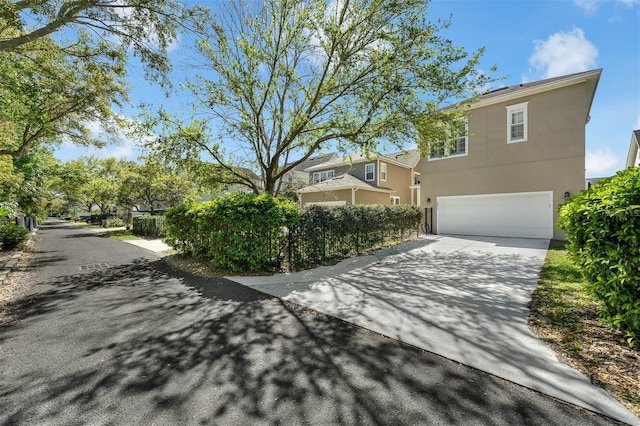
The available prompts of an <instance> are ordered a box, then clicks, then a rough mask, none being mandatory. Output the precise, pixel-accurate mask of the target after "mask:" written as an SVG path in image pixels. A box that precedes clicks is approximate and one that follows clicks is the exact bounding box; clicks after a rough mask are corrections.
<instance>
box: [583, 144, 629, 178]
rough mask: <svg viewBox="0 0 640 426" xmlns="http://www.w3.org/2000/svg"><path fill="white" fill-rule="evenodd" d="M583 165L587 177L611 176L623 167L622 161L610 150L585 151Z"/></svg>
mask: <svg viewBox="0 0 640 426" xmlns="http://www.w3.org/2000/svg"><path fill="white" fill-rule="evenodd" d="M585 163H586V167H587V170H586V172H585V175H586V176H587V177H602V176H611V175H613V174H614V173H615V172H616V171H618V170H621V169H622V167H623V164H622V163H623V161H622V160H621V159H620V158H618V156H617V155H616V154H615V153H614V152H613V151H612V150H611V149H610V148H600V149H598V150H595V151H587V153H586V156H585Z"/></svg>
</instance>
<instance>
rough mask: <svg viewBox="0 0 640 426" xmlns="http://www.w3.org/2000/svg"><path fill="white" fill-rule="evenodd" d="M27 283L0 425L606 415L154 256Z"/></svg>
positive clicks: (562, 420) (9, 343)
mask: <svg viewBox="0 0 640 426" xmlns="http://www.w3.org/2000/svg"><path fill="white" fill-rule="evenodd" d="M40 285H41V287H39V289H38V292H37V293H36V294H35V295H34V296H33V297H32V298H31V299H30V300H29V301H27V302H24V303H23V304H22V305H21V306H20V309H19V310H20V321H18V322H17V323H16V324H15V325H13V326H10V327H5V328H3V329H0V344H2V348H3V349H4V350H5V351H7V353H10V354H11V356H3V357H2V358H0V406H2V407H3V410H2V411H1V412H0V424H26V423H50V424H91V423H104V422H105V421H106V423H109V424H153V423H158V424H200V425H204V424H249V423H251V424H280V423H285V424H367V425H369V424H567V423H571V422H574V421H575V420H576V419H578V421H579V422H580V423H582V424H589V423H591V424H608V422H607V421H606V420H604V419H602V418H601V417H597V416H593V415H590V414H586V413H584V412H581V411H577V410H575V409H574V408H572V407H570V406H567V405H564V404H562V403H559V402H557V401H553V400H550V399H548V398H546V397H543V396H540V395H538V394H536V393H534V392H531V391H529V390H526V389H522V388H519V387H517V386H513V385H510V384H506V383H505V382H504V381H502V380H500V379H497V378H495V377H492V376H489V375H486V374H484V373H481V372H478V371H476V370H473V369H469V368H467V367H464V366H461V365H459V364H457V363H454V362H450V361H447V360H445V359H443V358H440V357H437V356H434V355H432V354H429V353H426V352H423V351H421V350H418V349H416V348H413V347H410V346H407V345H404V344H401V343H399V342H397V341H395V340H393V339H389V338H386V337H383V336H380V335H378V334H375V333H372V332H369V331H367V330H364V329H362V328H359V327H356V326H352V325H350V324H348V323H345V322H342V321H340V320H337V319H335V318H332V317H329V316H325V315H322V314H319V313H317V312H315V311H311V310H308V309H306V308H302V307H300V306H298V305H295V304H291V303H285V302H282V301H280V300H279V299H275V298H271V297H268V296H265V295H263V294H261V293H258V292H256V291H254V290H251V289H248V288H246V287H243V286H240V285H238V284H235V283H232V282H229V281H227V280H224V279H203V278H199V277H196V276H192V275H183V274H177V273H176V272H174V271H173V270H171V268H170V267H169V266H167V265H166V263H164V262H163V261H155V262H146V261H137V262H134V263H133V264H131V265H126V266H120V267H113V268H110V269H107V270H103V271H97V272H93V273H89V274H78V275H73V276H66V277H60V278H58V279H53V280H51V281H50V282H46V283H42V284H40ZM34 348H39V350H34Z"/></svg>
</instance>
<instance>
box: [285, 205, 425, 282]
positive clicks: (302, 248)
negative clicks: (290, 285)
mask: <svg viewBox="0 0 640 426" xmlns="http://www.w3.org/2000/svg"><path fill="white" fill-rule="evenodd" d="M420 216H421V214H420V211H419V210H418V215H417V217H418V220H417V221H414V222H413V223H407V221H395V222H394V221H389V220H385V219H387V218H380V220H375V221H373V222H375V223H372V221H371V220H367V219H370V218H366V217H363V218H362V220H360V221H353V219H354V218H353V217H346V218H340V217H336V216H334V215H332V216H329V215H325V216H323V215H308V216H307V217H305V216H304V215H303V217H301V220H300V222H299V223H298V224H297V225H295V226H292V227H290V228H288V229H287V230H286V231H285V232H287V233H288V235H287V239H286V241H287V244H286V247H285V248H284V250H283V251H284V256H283V257H284V260H285V261H286V262H287V263H288V266H289V269H291V270H296V269H304V268H305V267H308V266H311V265H317V264H323V263H328V262H334V261H339V260H342V259H346V258H348V257H351V256H357V255H360V254H363V253H366V252H369V251H371V250H375V249H377V248H381V247H385V246H389V245H393V244H397V243H399V242H402V241H403V240H405V239H408V238H410V237H411V236H414V235H416V236H417V234H418V232H419V226H420ZM341 219H343V220H341Z"/></svg>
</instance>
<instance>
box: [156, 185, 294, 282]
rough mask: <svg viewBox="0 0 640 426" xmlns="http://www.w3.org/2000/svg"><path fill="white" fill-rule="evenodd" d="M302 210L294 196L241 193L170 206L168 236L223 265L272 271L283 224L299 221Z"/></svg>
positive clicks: (279, 255)
mask: <svg viewBox="0 0 640 426" xmlns="http://www.w3.org/2000/svg"><path fill="white" fill-rule="evenodd" d="M298 214H299V208H298V206H297V205H295V204H294V203H292V202H290V201H278V200H277V199H275V198H273V197H271V196H269V195H266V194H262V195H253V194H244V193H241V192H236V193H232V194H230V195H228V196H226V197H221V198H217V199H215V200H212V201H206V202H201V203H193V204H186V205H180V206H176V207H173V208H170V209H169V210H167V212H166V215H165V216H166V221H167V239H166V241H167V244H169V245H171V246H172V247H174V248H175V249H177V250H179V251H181V252H184V253H189V254H191V255H193V256H197V257H201V258H206V259H209V260H210V261H211V262H212V263H213V264H214V265H215V266H217V267H219V268H223V269H228V270H231V271H255V270H273V269H275V268H277V267H279V266H280V263H281V261H282V257H283V253H284V251H283V250H284V245H285V242H286V235H285V233H284V228H285V227H288V226H291V225H292V224H294V223H295V222H296V221H297V219H298Z"/></svg>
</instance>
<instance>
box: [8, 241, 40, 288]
mask: <svg viewBox="0 0 640 426" xmlns="http://www.w3.org/2000/svg"><path fill="white" fill-rule="evenodd" d="M37 230H38V229H37V228H36V229H35V230H34V231H31V232H30V233H29V238H28V239H27V240H26V241H25V242H24V244H26V243H28V242H29V241H30V240H31V239H32V238H33V237H34V236H35V235H36V231H37ZM24 252H25V250H20V251H19V252H17V253H16V254H14V255H13V256H11V259H9V261H8V262H7V263H5V264H4V265H3V266H2V268H0V286H2V285H3V284H4V282H5V280H6V279H7V277H8V276H9V273H10V272H11V271H12V270H13V268H15V266H16V264H17V263H18V261H19V260H20V258H21V257H22V255H23V254H24Z"/></svg>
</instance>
